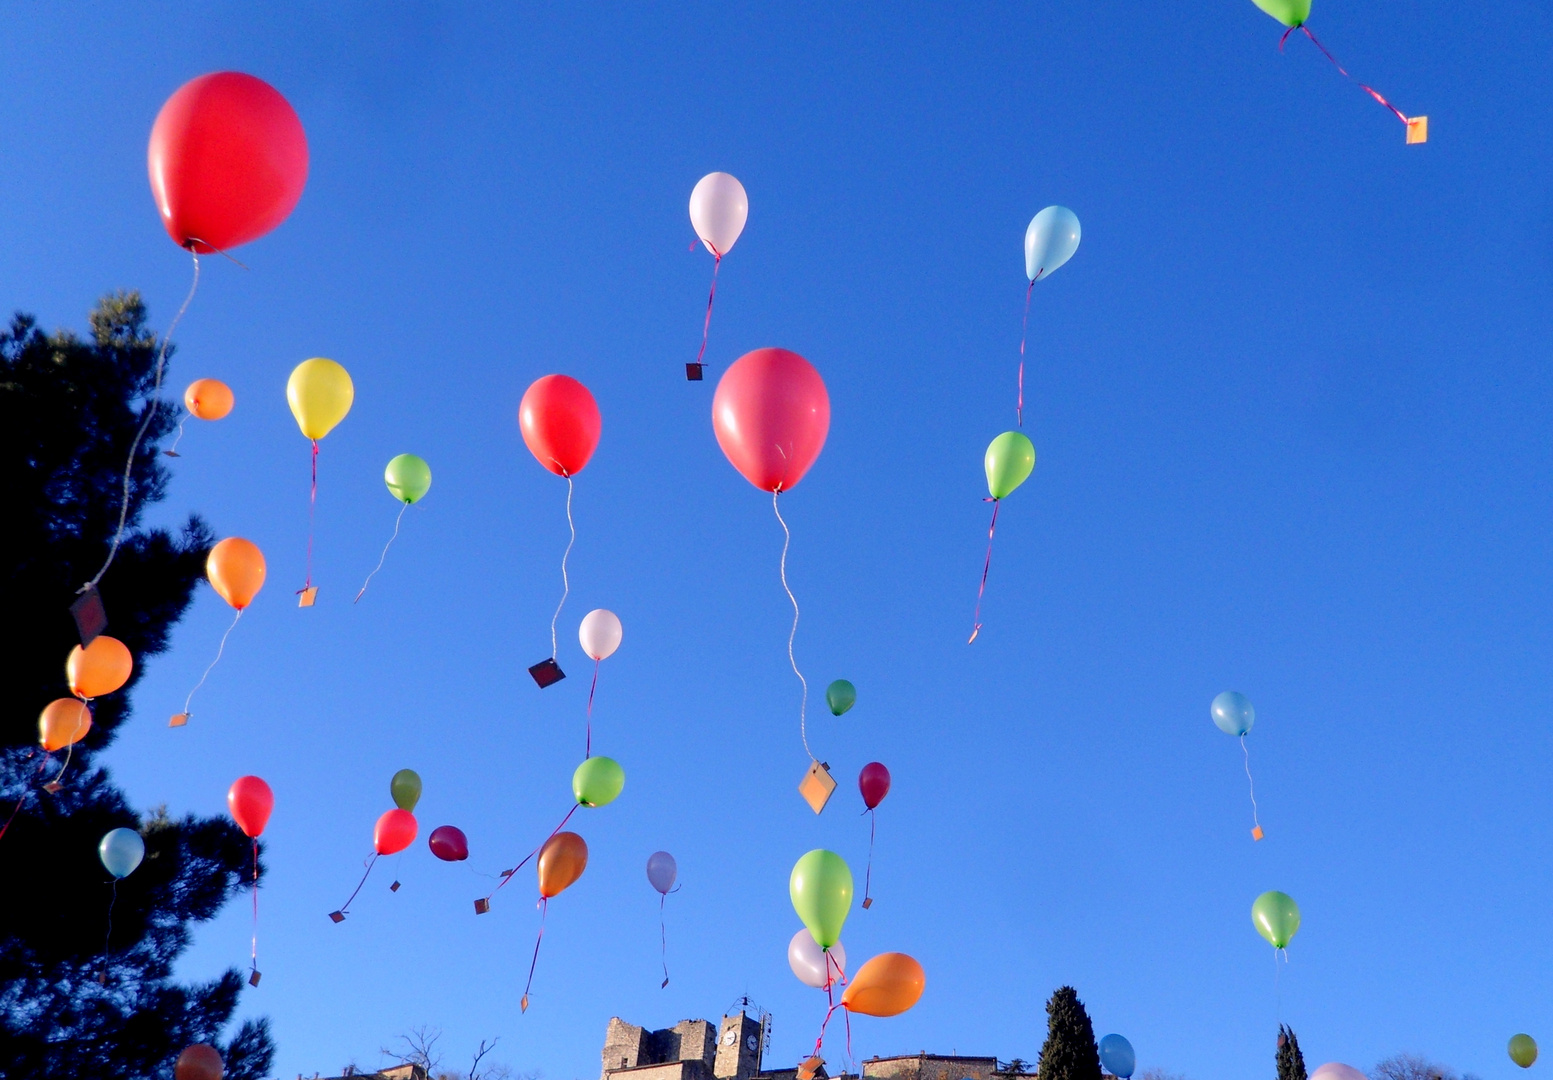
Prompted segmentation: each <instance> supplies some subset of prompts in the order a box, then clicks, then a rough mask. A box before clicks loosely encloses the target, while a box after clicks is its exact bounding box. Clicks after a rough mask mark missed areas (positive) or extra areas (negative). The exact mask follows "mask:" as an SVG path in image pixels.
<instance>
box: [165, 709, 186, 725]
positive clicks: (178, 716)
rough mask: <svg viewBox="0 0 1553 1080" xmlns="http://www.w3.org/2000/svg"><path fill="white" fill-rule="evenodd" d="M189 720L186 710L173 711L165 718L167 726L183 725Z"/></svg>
mask: <svg viewBox="0 0 1553 1080" xmlns="http://www.w3.org/2000/svg"><path fill="white" fill-rule="evenodd" d="M188 722H189V714H188V713H186V712H180V713H173V714H172V716H171V717H169V718H168V720H167V726H168V727H183V725H185V724H187V723H188Z"/></svg>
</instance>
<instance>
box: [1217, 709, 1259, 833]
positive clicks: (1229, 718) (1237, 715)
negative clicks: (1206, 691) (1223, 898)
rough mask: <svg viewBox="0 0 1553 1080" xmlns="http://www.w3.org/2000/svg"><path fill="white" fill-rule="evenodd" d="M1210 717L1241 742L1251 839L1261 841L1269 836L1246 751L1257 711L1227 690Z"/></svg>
mask: <svg viewBox="0 0 1553 1080" xmlns="http://www.w3.org/2000/svg"><path fill="white" fill-rule="evenodd" d="M1208 715H1209V716H1211V717H1212V718H1213V722H1214V724H1215V725H1217V727H1218V729H1219V730H1220V731H1222V732H1224V734H1226V735H1233V736H1235V737H1236V738H1237V739H1239V740H1240V754H1241V757H1242V759H1243V761H1244V764H1245V770H1246V785H1247V787H1248V788H1249V789H1250V791H1251V839H1253V840H1260V839H1262V837H1263V836H1265V835H1267V834H1266V833H1264V832H1263V831H1262V822H1261V819H1260V816H1259V815H1258V814H1257V809H1256V781H1255V780H1253V779H1252V778H1251V751H1250V750H1248V749H1246V735H1248V734H1249V733H1250V731H1251V725H1252V724H1254V723H1256V709H1254V708H1252V706H1251V700H1250V699H1249V698H1247V697H1246V695H1244V694H1242V693H1239V692H1238V691H1235V690H1226V691H1224V692H1223V693H1222V694H1220V695H1218V696H1217V697H1216V698H1214V699H1213V703H1212V704H1211V705H1209V706H1208Z"/></svg>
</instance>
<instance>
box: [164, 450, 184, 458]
mask: <svg viewBox="0 0 1553 1080" xmlns="http://www.w3.org/2000/svg"><path fill="white" fill-rule="evenodd" d="M162 453H164V454H166V455H167V456H168V457H183V455H182V454H180V453H178V451H176V450H163V451H162Z"/></svg>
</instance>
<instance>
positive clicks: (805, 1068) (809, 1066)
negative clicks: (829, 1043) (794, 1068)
mask: <svg viewBox="0 0 1553 1080" xmlns="http://www.w3.org/2000/svg"><path fill="white" fill-rule="evenodd" d="M824 1064H825V1059H824V1058H822V1057H820V1056H819V1055H818V1054H816V1055H814V1056H813V1057H811V1058H807V1059H806V1060H805V1061H804V1062H803V1064H801V1065H799V1066H798V1080H814V1077H815V1074H816V1073H818V1072H819V1071H820V1068H821V1066H823V1065H824Z"/></svg>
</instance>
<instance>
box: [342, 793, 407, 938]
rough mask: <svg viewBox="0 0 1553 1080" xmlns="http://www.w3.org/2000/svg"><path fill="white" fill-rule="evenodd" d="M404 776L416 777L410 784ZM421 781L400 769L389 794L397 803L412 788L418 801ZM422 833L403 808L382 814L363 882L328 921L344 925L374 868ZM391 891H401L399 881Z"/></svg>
mask: <svg viewBox="0 0 1553 1080" xmlns="http://www.w3.org/2000/svg"><path fill="white" fill-rule="evenodd" d="M405 773H409V774H410V776H411V777H414V784H413V785H411V784H410V783H408V782H407V778H405V777H404V774H405ZM420 781H421V778H420V777H419V776H416V775H415V773H413V772H411V771H410V770H409V769H401V770H400V771H399V772H397V773H395V774H394V777H393V780H391V781H390V782H389V791H390V793H391V794H392V795H393V797H394V801H395V802H398V801H399V799H400V798H401V796H402V795H406V794H409V793H410V790H411V788H412V786H413V790H414V794H415V799H416V800H419V799H420ZM419 831H420V825H419V823H418V822H416V820H415V815H414V814H412V813H410V811H409V810H406V809H404V807H403V806H402V805H401V806H395V807H394V808H393V809H392V810H385V811H383V813H382V814H381V815H380V816H379V817H378V819H377V824H376V825H374V826H373V827H372V856H371V857H370V858H369V859H367V868H366V870H365V872H363V873H362V875H361V880H360V881H359V882H357V883H356V888H355V890H353V891H352V892H351V894H350V896H349V897H348V898H346V901H345V903H343V904H341V905H340V906H339V907H338V908H336V909H335V910H334V911H331V912H329V918H330V919H332V920H334V922H336V923H342V922H344V921H345V916H347V915H349V914H350V906H351V902H352V901H353V900H355V899H356V896H357V894H358V893H360V892H361V887H362V886H363V885H365V884H366V883H367V878H368V877H370V876H371V875H372V868H373V867H374V866H376V865H377V861H378V859H380V858H382V857H383V856H384V855H397V854H399V853H400V852H401V851H403V850H404V849H405V848H407V847H409V846H410V845H411V844H413V843H415V836H416V833H418V832H419ZM388 890H389V892H398V891H399V882H398V880H397V879H395V881H394V883H393V884H392V885H390V886H389V887H388Z"/></svg>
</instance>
